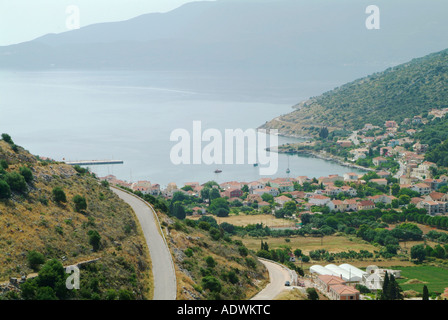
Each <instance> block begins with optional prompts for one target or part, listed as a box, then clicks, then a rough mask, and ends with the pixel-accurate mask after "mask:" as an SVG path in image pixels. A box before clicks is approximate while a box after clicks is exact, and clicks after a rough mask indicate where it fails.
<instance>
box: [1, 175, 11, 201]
mask: <svg viewBox="0 0 448 320" xmlns="http://www.w3.org/2000/svg"><path fill="white" fill-rule="evenodd" d="M9 198H11V188H10V187H9V184H8V183H7V182H6V181H3V180H0V199H9Z"/></svg>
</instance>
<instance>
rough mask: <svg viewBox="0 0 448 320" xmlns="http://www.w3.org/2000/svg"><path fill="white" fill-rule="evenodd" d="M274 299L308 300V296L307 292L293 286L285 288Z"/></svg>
mask: <svg viewBox="0 0 448 320" xmlns="http://www.w3.org/2000/svg"><path fill="white" fill-rule="evenodd" d="M274 300H308V298H307V296H306V294H304V293H302V292H301V291H300V290H298V289H296V288H293V289H287V290H284V291H283V292H282V293H280V294H279V295H278V296H277V297H275V298H274Z"/></svg>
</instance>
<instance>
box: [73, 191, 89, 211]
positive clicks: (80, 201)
mask: <svg viewBox="0 0 448 320" xmlns="http://www.w3.org/2000/svg"><path fill="white" fill-rule="evenodd" d="M73 203H74V204H75V211H77V212H81V211H83V210H86V209H87V201H86V198H84V197H82V196H80V195H76V196H74V197H73Z"/></svg>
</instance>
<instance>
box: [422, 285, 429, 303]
mask: <svg viewBox="0 0 448 320" xmlns="http://www.w3.org/2000/svg"><path fill="white" fill-rule="evenodd" d="M422 300H429V292H428V287H427V286H426V285H424V286H423V298H422Z"/></svg>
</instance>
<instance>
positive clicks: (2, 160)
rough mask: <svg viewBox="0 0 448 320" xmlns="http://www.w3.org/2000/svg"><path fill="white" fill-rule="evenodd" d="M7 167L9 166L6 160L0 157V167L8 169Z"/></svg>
mask: <svg viewBox="0 0 448 320" xmlns="http://www.w3.org/2000/svg"><path fill="white" fill-rule="evenodd" d="M8 167H9V165H8V162H6V160H5V159H1V160H0V168H3V169H8Z"/></svg>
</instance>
